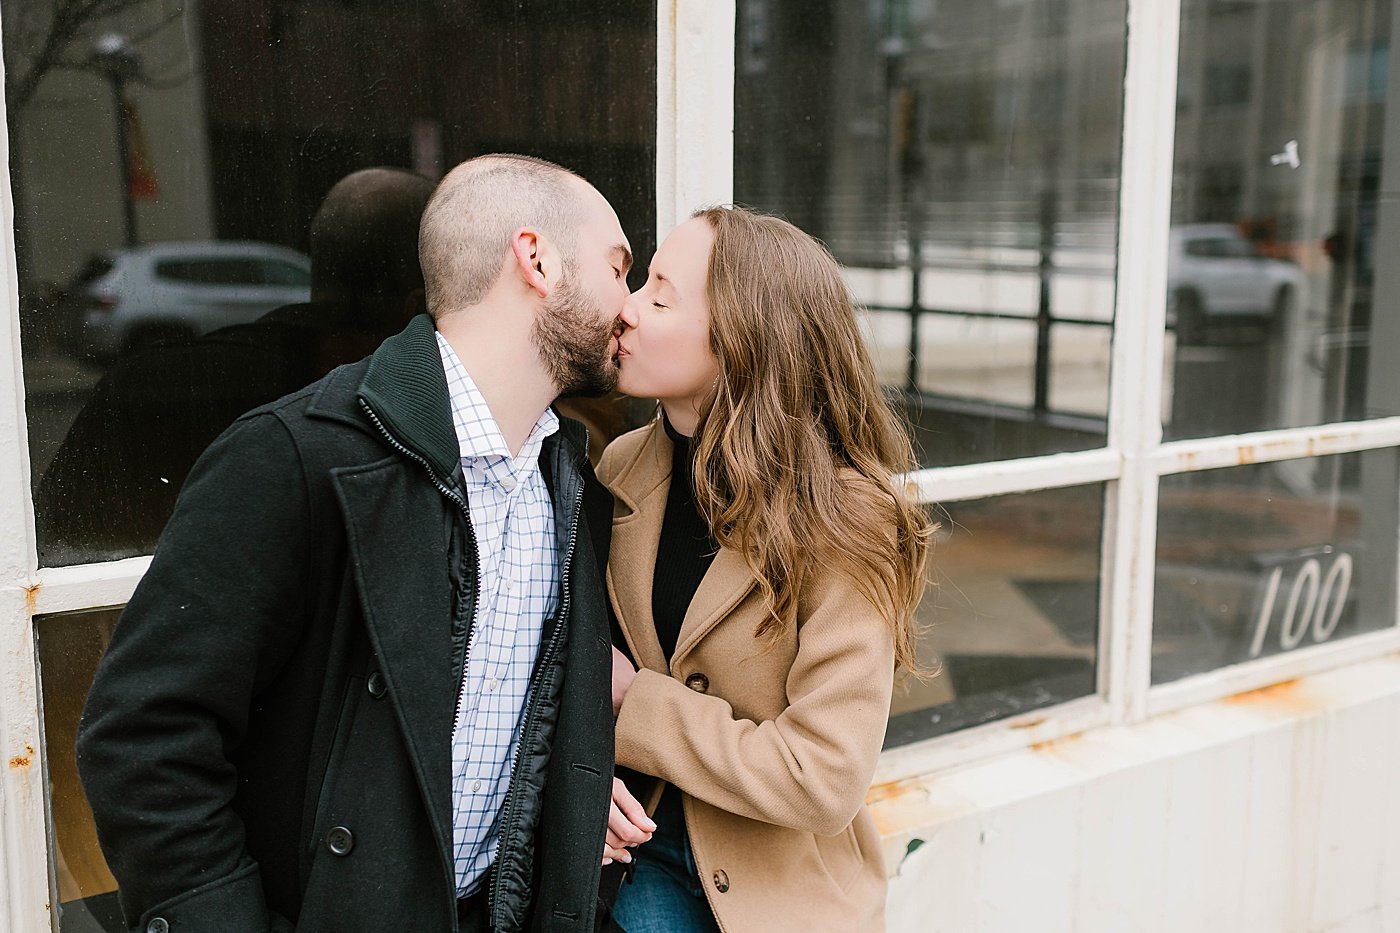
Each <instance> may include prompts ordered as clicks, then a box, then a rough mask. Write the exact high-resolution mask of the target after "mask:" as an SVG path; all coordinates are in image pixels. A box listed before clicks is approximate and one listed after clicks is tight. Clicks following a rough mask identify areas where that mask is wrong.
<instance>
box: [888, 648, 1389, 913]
mask: <svg viewBox="0 0 1400 933" xmlns="http://www.w3.org/2000/svg"><path fill="white" fill-rule="evenodd" d="M1397 772H1400V657H1395V656H1392V657H1386V658H1380V659H1375V660H1371V661H1366V662H1362V663H1359V664H1354V665H1352V666H1350V667H1348V668H1344V669H1340V670H1335V671H1331V672H1328V673H1323V674H1317V675H1313V676H1311V677H1306V678H1301V679H1298V680H1295V681H1289V682H1287V683H1282V684H1278V685H1275V686H1273V687H1270V688H1266V689H1262V690H1255V691H1251V692H1249V693H1245V694H1241V695H1239V696H1236V697H1232V698H1229V699H1225V700H1220V701H1217V702H1214V703H1209V704H1205V705H1203V706H1198V707H1195V708H1192V709H1188V710H1182V711H1178V712H1174V713H1169V714H1165V715H1161V716H1157V717H1154V718H1152V719H1149V720H1147V721H1145V722H1141V723H1137V724H1134V725H1128V726H1115V727H1109V728H1102V729H1094V730H1089V731H1086V732H1084V733H1082V734H1078V735H1072V736H1066V737H1065V738H1063V739H1059V740H1054V741H1049V742H1043V743H1039V744H1037V745H1034V746H1031V747H1029V748H1026V749H1023V750H1021V751H1019V752H1015V753H1011V754H1007V755H1003V756H1001V757H999V758H997V759H994V760H989V761H986V762H982V763H979V764H973V765H969V766H967V767H964V768H958V769H953V770H949V771H944V772H940V773H938V774H935V775H932V776H929V777H925V778H923V779H916V780H905V781H900V782H898V783H897V784H890V785H884V786H881V787H877V788H874V789H873V790H872V792H871V795H870V798H869V799H870V802H871V806H872V810H873V812H874V814H875V817H876V825H877V826H878V827H879V828H880V830H881V832H882V833H883V834H884V839H885V857H886V860H887V865H888V868H889V871H890V873H891V888H890V901H889V917H890V930H891V933H900V931H910V933H913V931H916V930H917V931H919V933H928V931H934V933H937V931H948V933H984V931H988V933H990V931H995V933H1001V931H1006V933H1021V931H1024V930H1029V929H1034V930H1036V931H1038V933H1039V931H1060V930H1063V931H1074V933H1097V931H1104V933H1123V931H1129V930H1136V931H1142V933H1180V931H1193V933H1194V931H1215V930H1230V931H1232V933H1294V931H1296V933H1331V931H1334V930H1337V929H1347V930H1350V929H1356V930H1367V931H1383V930H1387V929H1400V926H1396V924H1400V887H1397V885H1400V803H1397V801H1396V800H1395V799H1394V796H1395V795H1394V793H1393V787H1392V785H1393V775H1394V774H1396V773H1397ZM915 840H919V843H918V845H914V844H913V843H914V841H915ZM1357 918H1363V919H1364V922H1362V920H1358V919H1357Z"/></svg>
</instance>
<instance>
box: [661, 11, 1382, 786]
mask: <svg viewBox="0 0 1400 933" xmlns="http://www.w3.org/2000/svg"><path fill="white" fill-rule="evenodd" d="M657 9H658V16H657V40H658V41H657V47H658V50H659V54H658V72H657V99H658V102H659V107H658V114H657V153H658V156H657V174H656V185H657V204H658V211H657V237H658V242H659V241H660V239H661V238H664V237H665V235H666V234H667V233H668V232H669V231H670V229H671V227H673V226H674V225H675V223H676V222H677V221H678V220H679V219H683V218H684V217H685V216H686V215H687V214H689V213H690V212H691V211H693V210H695V209H696V208H698V207H701V206H704V205H707V204H713V203H716V202H727V201H730V200H732V199H733V193H734V191H733V164H734V113H733V88H734V82H733V67H734V53H733V50H734V44H735V34H734V27H735V13H736V3H735V2H734V0H722V2H716V0H679V2H675V3H672V2H661V3H658V7H657ZM1180 19H1181V3H1180V0H1128V3H1127V48H1126V71H1125V75H1124V83H1123V91H1124V94H1123V152H1122V166H1121V172H1122V175H1121V189H1120V199H1119V208H1118V255H1117V263H1116V273H1115V286H1116V288H1115V299H1114V322H1115V323H1114V335H1113V351H1112V361H1111V374H1112V375H1111V379H1110V388H1109V419H1108V444H1107V446H1106V447H1103V448H1099V449H1095V450H1087V451H1081V452H1075V453H1064V454H1053V455H1048V456H1038V457H1027V458H1024V459H1015V460H1006V461H998V462H991V463H979V464H969V465H965V466H956V467H941V468H934V469H926V470H919V471H917V472H915V473H912V474H909V475H908V476H907V477H906V480H907V481H908V482H910V483H911V484H913V485H914V486H915V487H916V488H917V490H918V495H919V497H920V499H921V500H923V501H926V502H953V501H958V500H967V499H978V498H985V497H988V496H998V495H1005V494H1008V493H1024V492H1035V491H1037V490H1043V489H1054V488H1060V487H1065V486H1072V485H1081V484H1088V483H1104V484H1105V502H1104V536H1103V546H1102V562H1101V563H1102V576H1101V592H1100V600H1099V655H1098V657H1099V664H1098V678H1097V690H1096V692H1095V693H1094V694H1092V695H1090V696H1086V697H1082V698H1079V699H1076V700H1072V701H1069V702H1066V703H1061V704H1058V705H1055V706H1052V707H1047V708H1045V709H1041V710H1035V711H1032V712H1029V713H1023V714H1019V715H1016V716H1011V717H1008V718H1005V719H1001V720H998V721H996V722H992V723H988V724H985V725H981V726H975V727H972V728H968V729H963V730H960V731H958V732H955V733H952V734H949V735H942V736H938V737H935V738H931V739H926V740H923V741H919V742H915V743H911V744H909V745H906V746H901V747H898V748H894V749H890V750H889V751H887V752H885V753H884V755H883V756H882V758H881V763H880V768H879V770H878V772H877V775H876V780H877V782H885V781H894V780H901V779H905V778H909V777H912V776H915V775H918V774H925V773H929V772H931V771H935V770H938V769H940V768H944V767H949V766H953V765H958V764H963V763H966V762H969V761H972V760H976V759H978V758H983V757H986V756H988V755H993V754H999V753H1002V752H1006V751H1009V750H1013V749H1016V748H1023V747H1025V746H1028V745H1031V744H1034V743H1038V742H1044V741H1049V740H1051V739H1055V738H1060V737H1063V736H1066V735H1071V734H1074V733H1076V732H1081V731H1084V730H1085V729H1090V728H1094V727H1096V726H1103V725H1109V724H1118V723H1132V722H1139V721H1141V720H1143V719H1145V718H1147V717H1148V716H1152V715H1157V714H1159V713H1162V712H1166V711H1170V710H1173V709H1179V708H1181V707H1183V706H1189V705H1194V704H1198V703H1204V702H1208V701H1210V700H1213V699H1218V698H1220V697H1223V696H1229V695H1231V694H1235V693H1239V692H1242V691H1245V690H1251V689H1256V688H1258V687H1263V686H1266V685H1268V684H1272V683H1278V682H1281V681H1284V680H1288V679H1291V678H1293V677H1298V676H1302V675H1304V674H1308V673H1313V672H1315V671H1319V670H1323V669H1326V668H1330V667H1335V666H1337V665H1340V664H1348V663H1352V662H1354V661H1359V660H1362V659H1365V658H1370V657H1375V656H1378V655H1382V654H1386V653H1389V652H1391V651H1395V650H1397V649H1400V619H1397V625H1396V626H1392V627H1390V628H1388V629H1384V630H1382V631H1379V632H1374V633H1370V634H1366V635H1360V636H1352V637H1350V638H1347V639H1345V640H1344V641H1340V642H1336V643H1332V644H1325V645H1318V646H1312V647H1308V648H1300V649H1297V650H1295V651H1292V652H1289V653H1288V654H1287V655H1281V656H1273V657H1268V658H1262V659H1260V660H1257V661H1251V662H1247V663H1243V664H1236V665H1231V666H1229V667H1225V668H1221V669H1218V670H1215V671H1210V672H1206V673H1203V674H1199V675H1196V676H1193V677H1188V678H1185V679H1183V680H1182V681H1179V682H1174V683H1170V684H1163V685H1159V686H1155V687H1154V686H1153V685H1152V683H1151V659H1152V613H1153V592H1154V587H1155V582H1156V537H1157V507H1158V490H1159V486H1160V482H1161V478H1162V477H1163V476H1167V475H1172V474H1176V473H1186V472H1193V471H1199V470H1208V469H1217V468H1220V467H1228V466H1236V465H1239V464H1241V463H1257V462H1265V461H1270V460H1285V459H1292V458H1300V457H1312V456H1321V455H1325V454H1337V453H1349V452H1354V451H1361V450H1371V449H1376V448H1385V447H1392V446H1397V445H1400V418H1387V419H1379V420H1375V421H1367V422H1360V423H1352V424H1323V425H1318V426H1312V427H1302V428H1291V429H1287V430H1281V431H1259V432H1253V433H1248V434H1240V435H1233V436H1228V437H1207V438H1201V439H1192V440H1183V441H1173V442H1170V443H1163V441H1162V424H1161V410H1162V397H1163V367H1162V360H1163V358H1164V354H1165V352H1166V291H1167V288H1166V283H1167V238H1168V230H1169V228H1170V225H1171V194H1172V168H1173V156H1174V145H1173V142H1174V137H1175V130H1176V94H1177V87H1176V83H1177V82H1176V77H1177V76H1176V71H1177V57H1178V51H1179V50H1178V39H1179V33H1180ZM1397 533H1400V532H1397ZM1397 580H1400V575H1397Z"/></svg>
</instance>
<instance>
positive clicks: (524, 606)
mask: <svg viewBox="0 0 1400 933" xmlns="http://www.w3.org/2000/svg"><path fill="white" fill-rule="evenodd" d="M421 255H422V261H423V270H424V278H425V282H426V285H427V293H426V297H427V306H428V309H429V313H430V315H431V317H429V316H427V315H424V316H420V317H417V318H415V319H414V320H413V321H411V322H410V323H409V325H408V326H407V328H406V329H404V330H403V331H402V332H401V333H400V334H398V335H397V336H394V337H391V338H390V339H389V340H387V341H385V342H384V344H383V345H382V346H381V347H380V348H379V349H378V350H376V351H375V353H374V354H373V355H372V356H371V357H370V358H369V359H367V360H364V361H362V362H360V363H356V364H354V365H351V366H345V367H341V368H339V369H337V370H335V371H334V372H332V373H331V374H330V375H328V376H327V377H326V378H324V379H322V380H321V381H320V382H318V383H315V384H313V385H312V386H309V387H308V388H306V389H305V390H302V391H300V392H297V393H295V394H293V395H290V396H288V397H286V398H283V399H281V400H280V401H277V402H275V403H273V404H270V405H267V406H264V407H262V408H260V409H256V410H254V411H252V412H250V413H248V414H247V415H245V416H244V417H242V418H240V419H239V420H238V422H236V423H235V424H234V425H233V427H232V428H230V429H229V430H228V431H227V432H225V433H224V434H223V435H222V436H221V437H220V438H219V439H218V440H217V441H216V442H215V443H214V444H213V446H211V447H210V449H209V451H208V452H207V453H206V454H205V455H204V456H203V457H202V458H201V459H200V462H199V463H198V464H197V465H196V467H195V469H194V470H193V471H192V472H191V474H190V477H189V480H188V482H187V483H186V485H185V489H184V491H183V492H182V493H181V496H180V501H179V503H178V504H177V506H176V509H175V514H174V515H173V516H172V518H171V520H170V523H169V524H168V525H167V527H166V530H165V532H164V534H163V535H162V537H161V540H160V543H159V546H158V547H157V549H156V554H155V558H154V560H153V562H152V564H151V568H150V570H149V571H148V572H147V574H146V576H145V577H144V579H143V580H142V581H141V584H140V586H139V587H138V588H137V590H136V593H135V594H134V595H133V596H132V599H131V602H130V604H129V605H128V606H127V608H126V611H125V612H124V614H123V616H122V618H121V621H120V622H119V624H118V626H117V631H116V633H115V634H114V636H113V639H112V644H111V648H110V650H109V651H108V653H107V656H106V657H105V659H104V661H103V663H102V666H101V669H100V670H99V672H98V675H97V678H96V680H95V682H94V684H93V688H92V692H91V694H90V696H89V698H88V705H87V709H86V711H85V713H84V721H83V726H82V729H81V731H80V736H79V740H78V763H79V769H80V772H81V774H82V777H83V782H84V786H85V788H86V790H87V792H88V797H89V799H90V800H91V803H92V807H93V812H94V815H95V817H96V820H97V826H98V833H99V838H100V839H101V842H102V846H103V850H104V851H105V852H106V854H107V856H108V860H109V862H110V863H111V866H112V870H113V873H114V874H115V875H116V877H117V879H118V881H119V882H120V883H121V892H120V893H121V900H122V904H123V909H124V910H125V912H126V914H127V919H128V921H130V922H132V923H136V924H139V925H140V928H141V929H152V930H155V929H161V930H164V929H166V928H167V927H168V928H169V929H170V930H172V931H178V930H199V931H211V930H228V931H238V933H248V931H260V930H269V929H271V930H287V929H291V928H292V927H293V925H295V926H296V927H298V928H300V929H304V930H342V931H354V930H389V929H395V930H400V929H401V930H414V931H428V933H432V931H451V930H454V929H458V928H460V929H464V930H485V929H488V928H489V929H491V930H501V931H504V930H525V929H532V930H560V931H587V930H591V929H593V925H594V916H595V910H596V904H597V894H598V884H599V877H600V875H599V872H600V870H601V869H600V866H599V853H600V852H601V851H602V849H603V844H604V825H603V824H604V818H605V815H606V813H607V809H608V796H609V777H610V774H611V770H612V729H611V725H612V717H611V716H610V715H609V696H608V682H609V672H610V668H609V661H608V650H609V649H608V640H609V639H608V630H609V629H608V626H609V623H608V616H607V609H606V603H605V596H604V593H603V584H602V579H601V573H600V568H599V563H598V561H599V560H601V559H602V558H603V556H604V555H605V553H606V550H607V539H608V525H607V517H608V515H609V513H610V510H611V505H610V499H609V497H608V495H607V493H606V490H604V489H603V488H602V487H601V485H599V484H598V483H597V482H596V480H594V479H593V478H592V474H591V470H590V468H589V466H588V460H587V458H586V456H585V453H584V446H585V444H584V438H583V436H582V434H583V432H582V430H581V429H580V428H579V426H578V425H577V424H576V423H574V422H571V421H568V420H563V419H558V418H557V417H556V416H555V414H554V413H553V412H552V411H550V410H549V409H548V408H547V406H548V405H549V403H550V402H551V401H552V400H553V399H554V398H555V397H556V396H557V395H560V394H569V393H585V394H587V393H600V392H603V391H605V390H607V389H609V388H611V386H612V385H613V383H614V382H615V380H616V369H615V366H614V363H613V356H614V353H615V341H614V336H613V331H614V326H615V321H616V317H617V315H618V313H619V312H620V311H621V307H622V303H623V301H624V300H625V299H626V297H627V288H626V284H625V276H626V271H627V264H628V263H629V262H630V254H629V253H628V247H627V241H626V238H625V237H624V236H623V233H622V230H621V228H620V227H619V225H618V221H617V218H616V216H615V215H614V213H613V211H612V208H611V207H610V206H609V205H608V203H607V201H606V200H604V198H603V197H602V195H600V194H599V193H598V192H597V191H596V190H594V189H593V188H592V187H591V186H589V185H588V184H587V183H585V182H583V181H582V180H581V179H579V178H578V177H577V176H575V175H573V174H572V173H568V172H566V171H565V170H563V169H560V168H558V167H557V166H553V165H550V164H548V163H543V162H539V161H537V160H532V159H526V158H523V157H515V156H495V157H483V158H481V159H475V160H472V161H470V162H467V163H464V164H463V165H461V166H459V167H458V168H457V169H455V170H454V171H453V172H452V173H450V174H449V175H448V176H447V178H446V179H444V181H443V182H442V184H441V185H440V186H439V187H438V189H437V191H436V193H435V194H434V195H433V199H432V201H431V202H430V203H429V205H428V208H427V211H426V212H425V214H424V217H423V224H422V233H421ZM595 555H596V557H595Z"/></svg>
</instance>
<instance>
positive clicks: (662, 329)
mask: <svg viewBox="0 0 1400 933" xmlns="http://www.w3.org/2000/svg"><path fill="white" fill-rule="evenodd" d="M714 241H715V233H714V229H713V228H712V227H711V226H710V224H709V222H708V221H706V220H705V219H704V218H699V217H697V218H694V219H692V220H688V221H686V222H685V223H683V224H681V225H680V226H679V227H677V228H676V229H675V230H673V231H671V235H670V236H668V237H667V238H666V242H664V243H662V244H661V248H660V249H658V250H657V251H656V255H655V256H654V257H653V258H652V261H651V270H650V272H649V274H648V276H647V281H646V284H644V285H643V286H642V287H641V288H639V289H638V290H637V291H635V292H633V293H632V297H631V298H629V299H628V300H627V303H626V305H625V306H624V307H623V311H622V316H621V320H622V323H623V324H625V325H626V328H627V329H626V330H625V331H624V332H623V333H622V336H621V337H620V338H619V340H618V353H617V362H618V368H619V372H618V380H617V387H618V389H619V390H621V391H622V392H624V393H626V394H627V395H631V396H634V397H637V398H654V399H659V400H660V401H661V403H662V405H663V406H664V407H665V408H666V414H667V416H668V417H669V418H670V419H671V423H672V424H673V425H674V426H675V427H676V429H677V430H679V431H681V432H682V433H686V434H691V433H694V427H695V422H696V420H697V418H698V416H699V406H700V405H701V404H702V403H703V402H704V400H705V398H706V396H708V394H709V392H710V389H711V387H713V385H714V382H715V378H716V377H717V376H718V375H719V361H718V360H717V359H716V358H715V355H714V352H713V351H712V350H711V349H710V311H709V307H708V302H707V301H706V297H705V279H706V276H707V273H708V270H709V264H710V248H711V247H712V246H713V245H714Z"/></svg>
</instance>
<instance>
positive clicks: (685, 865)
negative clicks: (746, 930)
mask: <svg viewBox="0 0 1400 933" xmlns="http://www.w3.org/2000/svg"><path fill="white" fill-rule="evenodd" d="M655 818H656V833H655V834H654V835H653V836H652V837H651V841H650V842H644V843H642V844H641V845H640V846H638V847H637V848H635V849H633V850H632V857H633V858H635V859H636V868H634V869H633V870H632V880H631V881H628V882H625V883H623V885H622V888H621V890H620V891H619V892H618V895H617V902H616V903H615V904H614V905H613V919H614V920H616V921H617V924H618V926H620V927H622V929H624V930H626V931H627V933H719V926H718V925H717V924H716V923H715V918H714V915H713V914H712V913H710V904H709V901H707V900H705V889H704V888H703V887H701V884H700V878H699V876H698V873H697V872H696V870H695V859H694V858H693V857H692V856H691V854H690V840H689V839H688V838H687V837H686V832H685V813H684V811H683V810H682V809H681V805H680V792H679V791H677V790H676V789H675V788H674V787H667V788H666V791H665V794H664V795H663V796H662V798H661V804H660V806H658V807H657V808H656V814H655Z"/></svg>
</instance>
